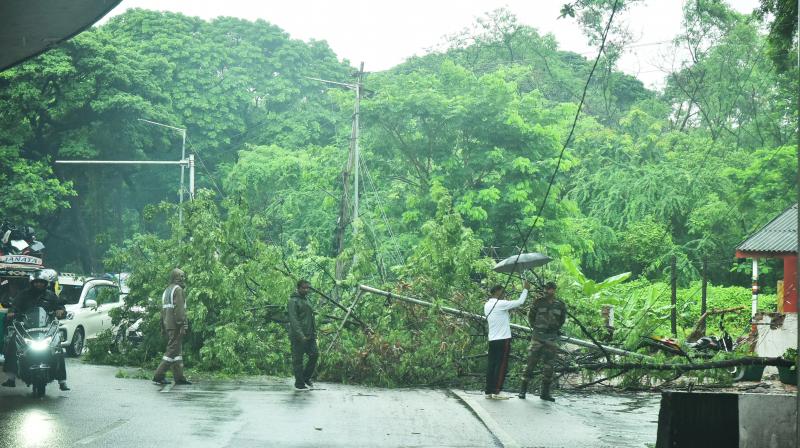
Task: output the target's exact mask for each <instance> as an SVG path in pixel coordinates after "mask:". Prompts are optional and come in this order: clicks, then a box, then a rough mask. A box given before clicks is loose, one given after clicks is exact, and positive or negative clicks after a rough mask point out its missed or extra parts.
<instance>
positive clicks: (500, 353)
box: [483, 280, 530, 400]
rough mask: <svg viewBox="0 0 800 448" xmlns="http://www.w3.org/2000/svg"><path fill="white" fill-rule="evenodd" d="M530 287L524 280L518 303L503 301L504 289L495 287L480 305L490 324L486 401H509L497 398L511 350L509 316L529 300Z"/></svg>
mask: <svg viewBox="0 0 800 448" xmlns="http://www.w3.org/2000/svg"><path fill="white" fill-rule="evenodd" d="M529 287H530V284H529V283H528V281H527V280H525V283H524V285H523V290H522V293H521V294H520V295H519V299H517V300H502V297H503V295H504V294H505V288H503V286H501V285H495V286H493V287H492V289H490V290H489V293H490V294H491V295H490V296H489V298H488V299H486V303H485V304H484V305H483V315H484V316H486V321H487V322H488V324H489V356H488V360H487V366H486V389H485V390H484V392H485V393H486V398H487V399H490V400H507V399H508V398H509V397H506V396H503V395H501V394H500V391H501V390H503V383H504V382H505V379H506V372H507V371H508V353H509V351H510V350H511V319H510V316H509V314H508V312H509V311H511V310H513V309H514V308H518V307H520V306H521V305H522V304H523V303H525V298H526V297H528V288H529Z"/></svg>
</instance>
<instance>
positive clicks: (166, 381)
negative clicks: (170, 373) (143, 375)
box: [153, 378, 172, 386]
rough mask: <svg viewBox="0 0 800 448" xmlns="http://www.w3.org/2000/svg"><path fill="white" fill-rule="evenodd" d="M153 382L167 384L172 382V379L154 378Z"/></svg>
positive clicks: (157, 384) (161, 384)
mask: <svg viewBox="0 0 800 448" xmlns="http://www.w3.org/2000/svg"><path fill="white" fill-rule="evenodd" d="M153 384H155V385H156V386H166V385H167V384H172V381H170V380H168V379H166V378H153Z"/></svg>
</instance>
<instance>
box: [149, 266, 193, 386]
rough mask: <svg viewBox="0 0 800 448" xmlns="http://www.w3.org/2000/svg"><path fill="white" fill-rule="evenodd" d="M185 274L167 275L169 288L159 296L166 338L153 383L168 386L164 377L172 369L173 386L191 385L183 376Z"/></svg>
mask: <svg viewBox="0 0 800 448" xmlns="http://www.w3.org/2000/svg"><path fill="white" fill-rule="evenodd" d="M185 287H186V274H184V273H183V271H181V270H180V269H178V268H175V269H173V270H172V272H170V274H169V286H167V289H165V290H164V293H163V294H162V295H161V334H163V335H165V336H166V337H167V350H166V352H165V353H164V357H163V358H162V359H161V364H159V366H158V369H156V373H155V375H153V383H154V384H158V385H162V386H163V385H165V384H169V383H170V382H169V381H167V379H166V378H165V375H166V373H167V370H169V369H170V367H171V368H172V376H173V378H175V384H192V383H191V382H189V381H188V380H187V379H186V377H185V376H184V375H183V356H182V354H181V353H182V350H183V347H182V346H183V337H184V336H185V335H186V331H187V330H188V329H189V322H188V320H187V319H186V295H185V292H184V288H185Z"/></svg>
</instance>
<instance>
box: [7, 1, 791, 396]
mask: <svg viewBox="0 0 800 448" xmlns="http://www.w3.org/2000/svg"><path fill="white" fill-rule="evenodd" d="M615 3H616V2H610V1H605V0H602V1H599V0H598V1H590V0H584V1H579V2H572V3H571V4H570V5H568V8H566V9H565V10H564V13H565V14H566V15H574V16H575V17H578V18H579V19H580V21H581V23H582V24H583V25H584V26H585V28H586V31H587V37H588V38H589V39H590V41H592V42H593V43H595V44H597V43H599V39H600V38H601V34H602V31H603V28H604V27H603V25H604V23H605V21H606V20H607V19H608V17H609V16H610V14H609V8H611V6H612V5H613V4H615ZM630 3H631V2H622V6H623V9H622V10H621V11H620V12H619V14H624V7H626V6H627V5H628V4H630ZM767 3H769V2H765V5H767ZM767 6H768V5H767ZM767 6H765V7H767ZM684 12H685V19H684V27H683V31H682V35H681V36H679V38H677V39H676V41H675V49H676V51H678V49H688V50H689V51H690V53H691V57H692V59H691V60H690V61H687V62H686V63H684V64H683V65H681V66H680V67H678V68H676V69H675V70H674V71H673V72H672V73H670V74H669V76H668V78H667V84H666V86H665V88H664V89H663V91H659V92H655V91H650V90H648V89H646V88H644V86H643V85H642V84H641V82H639V81H638V80H637V79H635V78H634V77H631V76H628V75H625V74H623V73H620V72H619V71H616V70H615V69H614V66H615V63H616V60H617V59H618V58H619V56H620V54H621V51H622V50H623V49H624V43H625V39H624V33H621V31H620V30H619V29H618V28H613V29H614V32H615V33H620V34H615V36H617V37H619V38H618V39H611V40H610V41H609V42H608V46H607V49H606V51H605V52H604V54H603V55H602V56H601V57H600V60H599V63H598V70H597V71H596V73H595V74H594V76H593V78H592V80H591V82H590V83H589V84H588V86H587V96H586V100H585V104H584V105H583V113H582V114H581V115H580V117H579V119H578V121H577V126H576V130H575V134H574V138H573V139H572V141H571V143H570V144H569V145H568V146H567V147H566V148H564V142H565V139H566V136H567V134H568V132H569V130H570V126H571V124H572V121H573V119H574V117H575V113H576V111H577V107H578V102H579V101H580V98H581V92H582V91H583V88H584V83H586V80H587V77H588V75H589V72H590V70H591V67H592V62H593V61H590V60H587V59H586V58H584V57H583V56H580V55H577V54H574V53H570V52H565V51H561V50H559V49H558V47H557V44H556V42H555V39H554V38H553V36H550V35H545V36H542V35H540V34H539V33H538V32H537V31H536V30H535V29H532V28H530V27H528V26H525V25H522V24H520V23H519V22H518V21H517V20H516V18H515V17H514V16H513V15H511V14H510V13H509V12H508V11H505V10H499V11H495V12H492V13H489V14H487V15H486V16H485V17H483V18H481V19H480V20H479V21H478V22H477V24H476V25H475V27H473V28H471V29H467V30H465V31H464V32H462V33H459V34H457V35H455V36H452V37H451V39H450V40H449V42H448V44H447V45H446V46H445V47H444V48H441V49H440V50H439V51H436V52H433V53H430V54H428V55H425V56H421V57H415V58H412V59H410V60H408V61H407V62H406V63H404V64H401V65H399V66H397V67H395V68H393V69H392V70H388V71H385V72H380V73H368V74H367V75H366V78H365V87H366V89H367V92H366V93H367V95H366V96H365V98H364V100H363V102H362V104H361V117H360V118H361V123H362V126H361V132H362V135H361V139H360V144H361V150H362V155H361V156H362V167H361V171H360V175H361V184H360V187H361V196H360V200H361V204H360V207H361V208H360V210H359V216H358V217H357V219H354V220H353V223H352V225H350V226H348V228H347V229H346V230H347V241H346V250H345V251H344V252H343V253H341V254H337V253H336V247H335V243H334V232H335V229H336V226H337V219H339V216H338V215H339V210H340V200H341V195H342V185H341V179H342V169H343V167H344V166H345V164H346V160H347V145H348V142H349V140H350V132H351V130H350V118H351V113H352V107H353V103H352V102H353V97H352V94H351V92H349V91H340V90H335V89H328V88H327V87H326V86H324V85H323V84H320V83H319V82H318V81H315V80H312V79H309V78H310V77H311V78H324V79H332V80H338V81H344V82H347V81H350V76H351V75H352V72H353V69H352V67H350V66H349V63H348V62H347V61H344V62H340V61H338V60H337V58H336V55H335V54H334V53H333V52H332V51H331V50H330V48H328V46H327V45H326V44H325V43H324V42H317V41H311V42H300V41H296V40H292V39H290V38H289V37H288V35H287V34H286V33H284V32H283V31H281V30H280V29H278V28H277V27H275V26H273V25H270V24H268V23H266V22H263V21H258V22H247V21H244V20H239V19H232V18H218V19H215V20H213V21H210V22H206V21H203V20H200V19H198V18H191V17H185V16H183V15H180V14H172V13H158V12H152V11H145V10H132V11H128V12H127V13H125V14H123V15H121V16H117V17H115V18H113V19H111V20H110V21H109V22H108V23H107V24H105V25H103V26H100V27H97V28H94V29H92V30H89V31H87V32H85V33H82V34H81V35H79V36H77V37H76V38H74V39H72V40H70V41H69V42H67V43H65V44H63V45H60V46H58V47H57V48H55V49H53V50H52V51H50V52H48V53H46V54H44V55H42V56H40V57H38V58H35V59H34V60H32V61H29V62H27V63H25V64H23V65H21V66H19V67H16V68H14V69H11V70H8V71H7V72H4V73H3V74H1V75H0V122H1V123H2V124H3V126H2V127H0V149H2V152H3V154H4V155H6V157H3V158H2V161H0V175H2V176H3V178H4V179H5V180H6V183H7V184H8V185H11V186H12V188H11V189H9V191H8V192H7V193H8V194H7V195H6V197H5V198H4V200H3V201H2V202H0V211H2V212H3V214H4V216H7V217H12V218H14V219H18V220H25V221H28V222H30V223H32V224H37V225H38V226H40V227H41V228H43V229H44V230H45V231H46V233H47V234H46V235H44V236H45V237H46V238H45V242H46V243H47V244H48V246H49V248H50V255H49V256H50V258H49V261H50V262H51V263H52V264H53V265H55V267H58V268H61V269H69V270H82V271H99V270H101V269H106V270H113V271H118V270H129V271H131V272H132V273H133V275H132V277H131V281H130V285H131V291H132V292H131V294H130V296H129V300H128V305H129V306H132V305H144V306H146V307H147V310H148V314H147V320H146V325H145V329H146V335H147V337H146V341H145V343H144V344H143V345H142V346H141V347H138V348H136V349H133V350H132V351H128V352H126V353H125V354H123V355H118V354H115V355H113V356H112V357H111V358H108V357H106V355H105V351H104V350H102V347H103V344H105V343H106V342H107V340H105V339H104V340H100V341H98V342H97V344H96V345H95V350H94V351H93V353H92V357H93V358H95V359H97V360H105V361H111V362H129V363H130V362H136V363H140V364H143V365H148V364H152V363H153V362H154V360H156V359H157V353H158V351H159V350H160V347H161V345H162V341H161V338H160V336H159V334H158V331H157V329H158V321H157V312H158V304H157V303H152V299H154V298H158V297H159V296H160V293H161V290H162V289H163V288H164V286H165V284H164V282H165V278H166V274H167V272H168V271H169V269H170V268H172V267H174V266H181V267H182V268H183V269H184V270H185V271H186V272H187V273H188V276H189V289H188V291H189V304H190V309H189V317H190V320H191V322H192V328H191V335H190V338H189V342H188V344H187V355H186V356H187V363H189V364H191V365H193V366H195V367H197V368H200V369H205V370H213V371H223V372H227V373H238V372H251V373H254V372H267V373H281V374H286V373H288V361H287V358H288V357H287V353H288V344H287V341H286V335H285V332H284V330H283V329H282V327H281V325H280V324H279V323H277V322H278V321H280V320H281V319H282V318H281V316H282V309H283V306H284V305H285V303H286V300H287V297H288V295H289V293H290V292H291V290H292V289H293V281H294V280H293V279H295V278H299V277H305V278H309V279H310V280H311V281H312V283H313V285H314V286H315V287H316V288H317V289H319V290H320V291H321V292H323V293H325V294H326V295H329V296H331V297H332V298H338V299H340V300H342V301H343V302H344V304H345V305H348V304H349V303H350V301H351V300H353V298H354V296H355V294H354V291H355V287H356V286H357V284H359V283H367V284H371V285H374V286H381V287H384V288H386V289H390V290H394V291H399V292H401V293H403V294H406V295H411V296H415V297H419V298H422V299H426V300H430V301H433V302H434V303H435V304H437V306H451V307H456V308H461V309H464V310H468V311H470V312H479V310H480V309H481V304H482V302H483V299H484V295H485V290H486V287H487V286H489V285H490V284H492V283H504V282H506V281H507V279H506V278H505V277H503V276H499V275H497V274H495V273H493V272H492V271H491V266H492V263H493V260H492V259H491V257H495V258H497V257H500V258H502V257H505V256H508V255H511V254H513V253H516V251H517V250H518V248H517V246H519V245H522V244H523V242H524V236H525V235H527V234H528V231H529V229H530V230H531V233H530V235H531V236H530V238H529V239H528V240H527V242H526V244H525V246H526V247H525V249H528V250H531V251H534V250H535V251H540V252H546V253H548V254H549V255H551V256H552V257H553V258H556V259H559V260H560V262H556V263H551V265H549V266H548V267H546V268H545V269H544V270H543V272H542V273H541V274H543V275H544V276H546V277H547V278H551V279H557V280H558V282H559V284H560V285H561V287H562V289H561V291H560V294H561V295H562V297H563V298H564V299H565V300H566V301H567V303H568V305H569V306H570V308H571V309H573V310H574V311H575V314H576V315H577V316H579V318H580V319H581V321H582V322H583V323H584V324H585V325H586V327H587V329H588V330H589V331H592V332H593V333H596V335H603V336H604V337H609V338H610V341H609V342H611V343H615V344H618V345H620V346H625V347H627V348H630V349H636V348H637V347H638V345H639V343H640V339H641V337H642V336H648V335H652V334H657V335H662V336H664V335H667V334H668V332H669V328H668V325H669V323H668V322H667V323H666V325H667V326H666V327H665V322H666V321H665V315H668V314H669V306H670V305H669V286H668V283H667V282H668V278H669V274H670V269H669V259H670V258H671V257H672V256H674V257H676V259H677V260H678V261H677V271H678V273H679V283H680V285H681V290H680V293H679V300H678V304H679V327H680V331H679V336H684V335H685V334H686V332H687V331H688V330H689V329H691V327H692V326H693V325H694V321H695V320H696V318H697V317H699V287H698V286H697V285H698V281H699V278H700V272H701V265H702V263H703V261H704V260H705V261H706V262H707V263H708V266H709V272H708V275H709V277H710V279H711V282H712V284H713V285H716V286H712V287H711V288H710V290H709V291H710V292H709V307H723V306H724V307H730V306H736V305H741V304H747V303H748V302H749V295H748V290H747V289H745V288H741V287H740V286H737V285H744V284H747V283H748V273H747V267H746V265H741V266H740V265H739V264H738V263H737V262H736V261H735V260H734V259H733V255H734V248H735V246H736V244H737V243H739V242H740V241H741V240H742V239H744V238H745V237H746V236H747V235H748V234H750V233H751V232H752V231H754V230H756V229H757V228H758V227H759V226H760V225H762V224H764V223H765V222H766V221H768V220H769V219H771V218H772V217H774V216H775V215H777V214H778V213H780V212H781V211H782V210H783V209H784V208H785V207H787V206H788V205H790V204H791V203H792V189H791V188H790V186H792V185H794V176H795V174H796V173H795V166H794V164H793V162H792V160H793V158H794V149H793V147H792V146H790V143H791V142H792V138H793V135H794V132H795V129H796V128H795V126H796V121H795V120H796V104H797V98H796V94H797V93H796V91H795V90H794V89H793V87H792V84H791V80H792V79H796V77H797V75H798V73H797V71H796V68H794V69H793V68H792V67H791V66H786V67H781V69H780V70H776V69H775V66H774V65H773V63H772V60H771V59H770V57H771V54H772V53H771V52H774V51H775V46H774V42H773V41H772V40H770V37H768V36H767V35H765V33H764V31H763V30H762V29H761V27H760V24H759V22H758V21H757V17H756V16H743V15H740V14H737V13H736V12H734V11H732V10H730V9H729V8H728V7H727V6H726V4H725V3H724V2H720V1H714V0H703V1H697V2H694V1H693V2H687V4H686V7H685V11H684ZM620 36H621V37H620ZM771 42H773V43H771ZM793 45H794V44H793ZM781 51H782V50H781ZM140 118H143V119H149V120H154V121H158V122H162V123H167V124H170V125H174V126H178V127H185V128H186V129H187V130H188V131H187V133H188V136H189V138H188V142H187V149H188V150H189V151H191V152H193V153H194V154H195V155H196V156H197V161H198V164H197V165H198V176H199V177H198V185H199V187H201V189H200V190H199V191H198V194H197V197H196V199H195V200H194V201H192V202H191V203H188V204H184V206H183V207H184V210H183V219H184V222H183V224H182V225H179V224H178V222H177V217H176V215H177V213H176V205H175V203H176V202H177V201H176V193H177V185H178V173H177V170H176V169H160V168H153V167H123V168H119V167H116V168H96V169H95V168H92V169H87V168H83V167H82V168H74V167H57V169H56V174H57V175H58V177H56V176H54V175H53V168H52V166H51V165H50V163H52V161H53V160H54V159H56V158H70V159H73V158H78V159H89V158H99V159H161V160H175V159H176V158H178V156H179V154H180V146H181V141H180V134H179V133H175V132H173V131H170V130H168V129H164V128H159V127H154V126H152V125H149V124H147V123H144V122H142V121H140V120H139V119H140ZM562 149H563V155H564V157H563V160H561V165H560V169H559V171H558V173H557V174H556V175H555V177H554V178H553V182H552V185H550V179H551V176H552V175H553V172H554V170H555V167H556V165H557V163H558V160H559V155H560V154H561V153H562ZM351 179H352V178H351ZM551 186H552V190H551V195H550V198H549V201H548V202H547V203H546V204H543V202H542V200H543V197H544V195H545V191H547V189H548V187H551ZM350 200H351V201H352V199H350ZM347 205H348V206H350V205H352V204H349V203H348V204H347ZM534 225H535V227H534V228H532V229H531V227H532V226H534ZM102 260H104V261H102ZM337 262H338V264H339V266H340V268H341V269H342V270H343V272H344V275H343V277H342V279H341V280H340V281H339V282H338V284H336V285H334V282H333V278H334V275H335V274H334V272H335V271H336V269H337V268H336V265H337ZM770 268H771V269H770ZM621 272H630V273H631V276H632V278H633V280H631V281H628V282H623V281H622V280H623V278H624V279H627V277H628V276H627V275H624V276H617V275H618V274H620V273H621ZM780 273H781V267H780V266H779V265H775V264H773V265H767V269H766V270H765V275H764V276H763V279H764V283H765V284H766V287H765V288H764V289H765V290H766V291H767V292H773V291H774V284H775V280H776V279H777V278H779V275H780ZM615 276H617V277H615ZM604 278H605V279H608V280H606V281H605V282H603V281H600V279H604ZM592 279H597V280H592ZM516 286H517V285H515V287H516ZM509 294H512V292H509ZM315 300H316V301H317V304H316V305H317V306H318V308H319V312H320V318H321V319H322V320H323V321H324V323H323V325H322V326H321V333H322V334H321V336H320V348H321V350H322V351H323V353H324V354H325V355H324V356H323V357H322V372H321V373H322V375H323V376H325V377H327V378H332V379H337V380H341V381H362V382H370V383H375V384H385V385H403V384H446V383H451V382H453V381H458V379H459V378H461V377H462V376H463V377H467V378H469V375H470V374H474V373H475V372H476V371H479V370H480V369H479V367H480V359H479V357H478V355H480V354H481V353H483V351H484V330H483V329H482V328H481V326H480V325H474V324H471V323H469V322H466V321H463V320H460V319H454V318H450V317H445V316H443V315H441V314H439V313H437V312H436V310H435V309H424V308H416V307H410V306H408V305H403V304H400V303H396V302H392V303H384V301H383V300H382V299H377V298H375V297H371V296H364V297H362V298H361V302H360V303H359V305H358V306H357V307H356V308H355V311H354V314H355V315H356V316H357V317H358V318H360V319H361V320H362V321H364V322H366V323H367V324H368V325H369V326H370V327H371V328H370V331H369V332H367V331H364V329H360V328H359V327H358V326H357V325H356V326H353V325H347V326H345V327H344V329H343V330H342V331H341V335H340V336H337V337H335V336H334V335H336V334H337V332H338V328H339V325H340V322H339V320H338V319H341V316H342V315H343V312H342V311H341V309H338V308H335V307H333V306H332V305H331V302H330V301H329V300H327V299H324V298H323V297H322V296H321V295H317V296H316V298H315ZM604 304H613V305H615V306H616V308H617V311H616V316H617V322H618V325H617V331H615V333H614V335H613V336H608V335H605V333H604V332H605V330H604V329H603V328H602V322H601V318H600V314H599V309H600V307H601V306H602V305H604ZM762 306H763V307H764V309H767V310H768V309H770V308H771V307H773V306H774V296H768V297H767V300H766V301H763V302H762ZM123 312H128V311H127V310H124V311H123ZM521 315H522V313H520V316H521ZM515 319H519V322H520V323H524V319H521V318H520V317H519V316H517V317H515ZM726 319H728V320H729V324H728V325H729V327H730V328H729V331H730V332H731V333H732V334H735V335H738V333H739V332H740V331H744V330H745V329H746V326H747V325H746V323H747V322H746V320H747V317H746V316H744V317H741V316H738V317H737V316H728V317H726ZM710 328H711V327H710ZM567 331H568V332H569V333H570V334H572V335H574V336H578V337H582V336H581V334H582V330H581V329H580V328H579V327H578V326H577V324H576V323H574V322H570V323H569V324H568V327H567ZM334 339H335V341H334ZM334 342H335V343H334ZM518 344H519V345H520V347H518V348H520V349H521V346H522V343H518ZM329 346H330V347H331V349H330V351H328V348H329ZM98 348H99V350H98Z"/></svg>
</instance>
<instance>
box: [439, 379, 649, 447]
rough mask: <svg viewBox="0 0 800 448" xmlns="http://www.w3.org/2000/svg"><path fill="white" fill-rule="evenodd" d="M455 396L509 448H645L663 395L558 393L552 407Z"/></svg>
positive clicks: (534, 399)
mask: <svg viewBox="0 0 800 448" xmlns="http://www.w3.org/2000/svg"><path fill="white" fill-rule="evenodd" d="M451 392H452V393H453V394H455V395H456V396H457V397H459V398H460V399H461V400H462V401H463V402H464V403H465V404H466V405H467V406H469V407H470V408H471V409H472V410H473V412H475V414H476V415H477V416H478V418H480V419H481V421H483V423H484V424H485V425H486V427H487V428H488V429H489V430H490V431H491V432H492V433H493V434H494V435H495V437H497V439H498V440H499V441H500V442H501V443H502V444H503V446H505V447H506V448H513V447H542V448H544V447H546V448H551V447H552V448H555V447H578V446H579V447H597V448H606V447H608V448H612V447H613V448H623V447H637V448H641V447H644V446H647V444H655V443H656V430H657V429H658V409H659V403H660V395H659V394H632V393H630V394H614V395H600V394H581V395H578V394H566V395H565V394H558V395H556V402H555V403H550V402H547V401H543V400H540V399H539V397H538V396H536V395H534V394H528V399H527V400H520V399H518V398H516V396H513V398H511V399H509V400H503V401H495V400H487V399H485V398H484V397H483V393H482V392H478V391H462V390H451ZM509 395H510V394H509Z"/></svg>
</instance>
